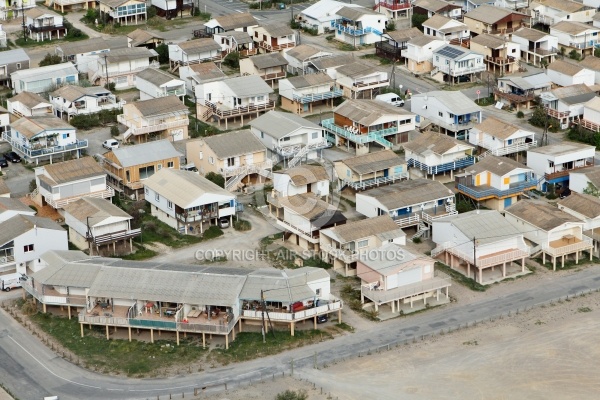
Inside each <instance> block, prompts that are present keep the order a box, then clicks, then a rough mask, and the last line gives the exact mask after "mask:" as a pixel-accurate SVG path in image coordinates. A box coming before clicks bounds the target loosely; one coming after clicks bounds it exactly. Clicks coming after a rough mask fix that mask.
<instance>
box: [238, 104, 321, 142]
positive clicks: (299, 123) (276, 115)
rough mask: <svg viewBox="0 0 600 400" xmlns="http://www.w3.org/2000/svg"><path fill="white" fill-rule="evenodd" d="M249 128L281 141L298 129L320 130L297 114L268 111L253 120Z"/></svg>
mask: <svg viewBox="0 0 600 400" xmlns="http://www.w3.org/2000/svg"><path fill="white" fill-rule="evenodd" d="M250 126H252V127H253V128H255V129H258V130H260V131H262V132H264V133H266V134H267V135H269V136H271V137H273V138H275V139H281V138H283V137H284V136H287V135H289V134H290V133H292V132H294V131H296V130H298V129H300V128H308V129H316V130H318V131H321V130H322V128H321V127H320V126H319V125H317V124H315V123H314V122H311V121H309V120H307V119H304V118H302V117H301V116H299V115H297V114H292V113H285V112H281V111H275V110H272V111H269V112H268V113H265V114H263V115H261V116H260V117H258V118H255V119H253V120H252V121H250Z"/></svg>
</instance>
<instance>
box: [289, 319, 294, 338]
mask: <svg viewBox="0 0 600 400" xmlns="http://www.w3.org/2000/svg"><path fill="white" fill-rule="evenodd" d="M294 324H295V322H293V321H292V323H291V324H290V335H292V336H294Z"/></svg>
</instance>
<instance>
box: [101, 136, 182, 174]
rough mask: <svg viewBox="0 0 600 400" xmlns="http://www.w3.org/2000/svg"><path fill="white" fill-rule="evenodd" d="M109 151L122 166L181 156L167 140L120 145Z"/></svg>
mask: <svg viewBox="0 0 600 400" xmlns="http://www.w3.org/2000/svg"><path fill="white" fill-rule="evenodd" d="M111 151H112V153H113V154H114V156H115V158H116V159H117V160H118V162H119V164H121V166H122V167H123V168H127V167H131V166H134V165H140V164H147V163H151V162H154V161H160V160H167V159H170V158H176V157H181V156H182V154H181V153H180V152H178V151H177V150H175V147H173V144H172V143H171V142H170V141H168V140H157V141H154V142H148V143H142V144H136V145H134V146H121V147H119V148H118V149H112V150H111Z"/></svg>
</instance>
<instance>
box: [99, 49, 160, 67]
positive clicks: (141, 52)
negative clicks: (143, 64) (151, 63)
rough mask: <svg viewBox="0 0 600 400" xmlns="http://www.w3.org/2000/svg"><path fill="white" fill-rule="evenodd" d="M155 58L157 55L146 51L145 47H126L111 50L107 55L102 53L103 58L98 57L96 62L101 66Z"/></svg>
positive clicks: (148, 50)
mask: <svg viewBox="0 0 600 400" xmlns="http://www.w3.org/2000/svg"><path fill="white" fill-rule="evenodd" d="M157 56H158V53H157V52H156V51H155V50H152V49H147V48H146V47H127V48H124V49H113V50H111V51H109V52H108V53H104V56H102V57H100V58H99V59H98V61H99V62H100V63H102V64H105V63H119V62H121V61H132V60H139V59H141V58H150V57H157Z"/></svg>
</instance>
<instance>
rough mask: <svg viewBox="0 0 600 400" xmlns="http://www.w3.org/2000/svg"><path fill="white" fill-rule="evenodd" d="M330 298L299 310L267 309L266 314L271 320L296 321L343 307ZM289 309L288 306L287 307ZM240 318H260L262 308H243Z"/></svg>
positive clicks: (338, 300) (335, 299)
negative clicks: (314, 305)
mask: <svg viewBox="0 0 600 400" xmlns="http://www.w3.org/2000/svg"><path fill="white" fill-rule="evenodd" d="M330 296H331V297H330V300H321V301H319V304H322V302H323V301H326V302H327V304H323V305H320V306H317V307H312V308H307V309H304V310H301V311H296V312H289V311H286V310H283V309H279V310H274V311H269V312H268V316H269V319H270V320H271V321H274V322H297V321H302V320H305V319H308V318H314V317H316V316H318V315H325V314H329V313H331V312H333V311H337V310H341V309H342V307H343V304H342V301H341V300H340V299H338V298H336V297H335V296H333V295H330ZM288 309H289V308H288ZM241 318H243V319H250V320H262V319H263V311H262V310H243V311H242V315H241Z"/></svg>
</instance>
